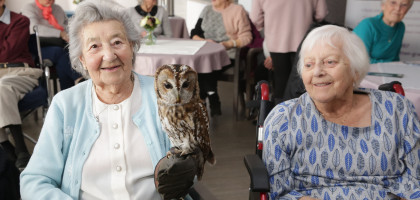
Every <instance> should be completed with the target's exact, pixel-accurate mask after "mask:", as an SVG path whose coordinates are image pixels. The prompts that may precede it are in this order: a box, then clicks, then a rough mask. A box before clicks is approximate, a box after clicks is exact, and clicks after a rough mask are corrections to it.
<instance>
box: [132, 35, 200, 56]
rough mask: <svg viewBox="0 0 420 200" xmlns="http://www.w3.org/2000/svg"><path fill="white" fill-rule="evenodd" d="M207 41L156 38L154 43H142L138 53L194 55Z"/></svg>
mask: <svg viewBox="0 0 420 200" xmlns="http://www.w3.org/2000/svg"><path fill="white" fill-rule="evenodd" d="M205 43H206V41H197V40H162V39H158V40H156V44H154V45H145V44H142V45H141V47H140V49H139V51H138V52H137V53H150V54H180V55H194V54H195V53H197V51H198V50H200V49H201V47H203V46H204V44H205Z"/></svg>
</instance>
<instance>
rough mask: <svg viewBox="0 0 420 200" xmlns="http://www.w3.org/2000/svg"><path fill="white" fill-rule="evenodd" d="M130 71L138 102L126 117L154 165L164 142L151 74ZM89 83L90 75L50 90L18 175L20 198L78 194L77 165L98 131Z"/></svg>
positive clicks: (73, 196) (79, 167)
mask: <svg viewBox="0 0 420 200" xmlns="http://www.w3.org/2000/svg"><path fill="white" fill-rule="evenodd" d="M136 75H137V76H138V77H139V81H140V88H141V89H142V91H141V94H142V96H141V97H140V98H141V100H142V106H141V108H140V110H139V111H138V112H137V113H136V114H135V115H134V116H133V118H132V119H133V122H134V123H135V124H136V125H137V127H138V128H139V129H140V132H141V133H142V134H143V137H144V140H145V142H146V145H147V148H148V150H149V153H150V157H151V159H152V163H153V165H154V166H156V164H157V162H158V161H159V159H160V158H162V157H163V156H165V155H166V152H167V151H168V150H169V148H170V141H169V139H168V137H167V135H166V133H165V132H164V131H163V130H162V127H161V123H160V120H159V116H158V111H157V104H156V95H155V92H154V81H153V78H152V77H147V76H142V75H138V74H136ZM91 88H92V80H87V81H85V82H83V83H81V84H78V85H76V86H74V87H72V88H69V89H67V90H64V91H62V92H60V93H58V94H57V95H55V97H54V99H53V101H52V103H51V106H50V108H49V110H48V114H47V116H46V118H45V123H44V125H43V127H42V130H41V135H40V137H39V140H38V143H37V144H36V146H35V149H34V153H33V155H32V157H31V160H30V162H29V164H28V166H27V167H26V169H25V170H24V171H23V172H22V174H21V175H20V179H21V182H20V191H21V195H22V199H60V200H64V199H78V198H79V191H80V184H81V179H82V169H83V165H84V163H85V161H86V158H87V157H88V155H89V152H90V150H91V148H92V146H93V144H94V143H95V141H96V139H97V138H98V136H99V133H100V128H99V124H98V122H96V120H95V118H94V115H93V113H92V95H91V91H92V90H91ZM134 101H135V99H134Z"/></svg>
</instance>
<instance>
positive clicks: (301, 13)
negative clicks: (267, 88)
mask: <svg viewBox="0 0 420 200" xmlns="http://www.w3.org/2000/svg"><path fill="white" fill-rule="evenodd" d="M326 15H327V4H326V2H325V0H308V1H289V0H253V2H252V9H251V13H250V18H251V20H252V22H253V23H254V25H255V27H256V28H257V29H258V30H262V28H264V38H265V41H266V42H267V48H268V50H269V51H270V55H271V60H272V68H273V70H274V73H273V76H274V77H273V89H274V90H273V98H274V100H275V101H276V102H281V101H283V93H284V90H285V88H286V84H287V80H288V78H289V74H290V71H291V69H292V66H293V64H294V60H295V55H296V51H297V48H298V46H299V44H300V43H301V42H302V40H303V37H304V36H305V33H306V32H307V31H308V29H309V27H310V25H311V23H312V22H313V21H318V22H319V21H322V20H323V19H324V18H325V16H326Z"/></svg>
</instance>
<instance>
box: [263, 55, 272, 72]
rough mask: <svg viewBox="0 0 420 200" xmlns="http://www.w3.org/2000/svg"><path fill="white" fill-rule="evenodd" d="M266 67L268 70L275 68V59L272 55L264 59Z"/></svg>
mask: <svg viewBox="0 0 420 200" xmlns="http://www.w3.org/2000/svg"><path fill="white" fill-rule="evenodd" d="M264 67H265V68H267V69H268V70H273V61H272V60H271V57H267V58H266V59H265V60H264Z"/></svg>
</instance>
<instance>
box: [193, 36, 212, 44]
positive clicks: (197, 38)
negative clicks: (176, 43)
mask: <svg viewBox="0 0 420 200" xmlns="http://www.w3.org/2000/svg"><path fill="white" fill-rule="evenodd" d="M192 39H193V40H201V41H207V42H215V41H214V40H211V39H205V38H202V37H200V36H198V35H194V36H193V37H192Z"/></svg>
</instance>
